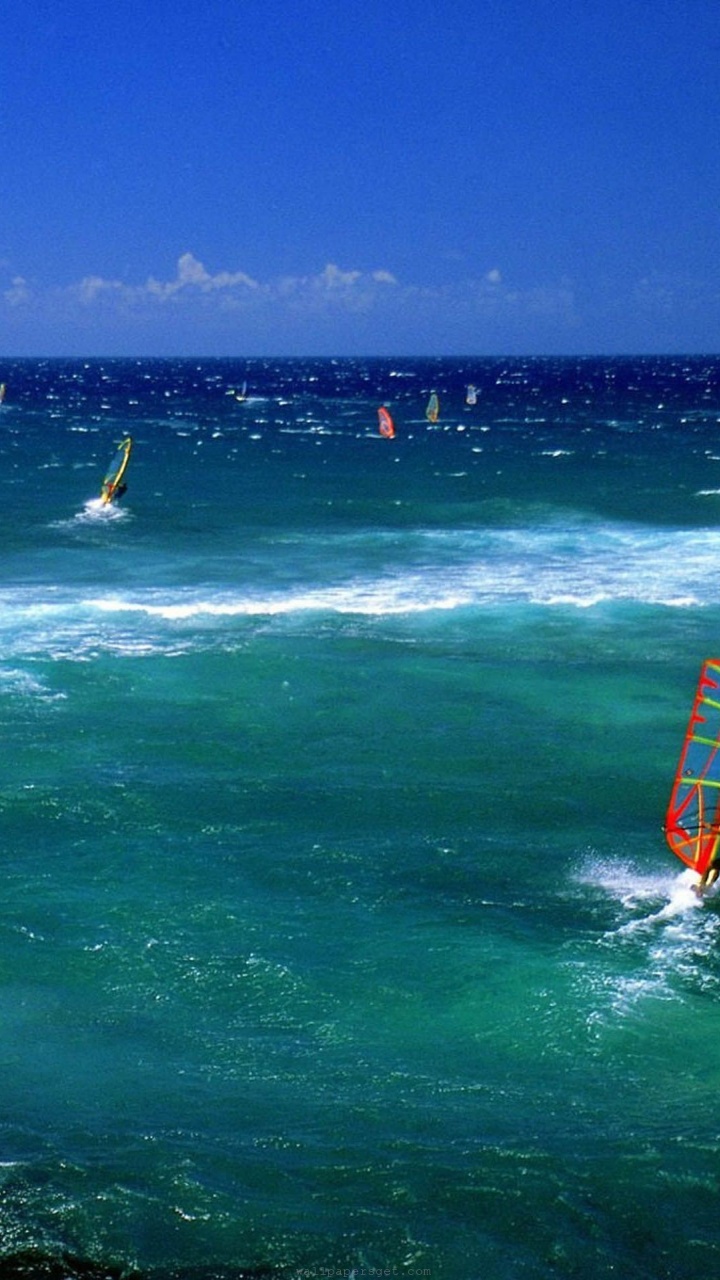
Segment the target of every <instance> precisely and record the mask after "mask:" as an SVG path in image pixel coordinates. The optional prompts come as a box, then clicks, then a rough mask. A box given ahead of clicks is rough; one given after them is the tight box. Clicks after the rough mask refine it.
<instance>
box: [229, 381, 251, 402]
mask: <svg viewBox="0 0 720 1280" xmlns="http://www.w3.org/2000/svg"><path fill="white" fill-rule="evenodd" d="M225 394H226V395H228V396H234V398H235V399H236V400H239V401H240V402H241V403H242V401H243V400H247V382H243V384H242V386H241V388H240V390H239V391H236V390H235V388H234V387H231V388H230V390H229V391H226V393H225Z"/></svg>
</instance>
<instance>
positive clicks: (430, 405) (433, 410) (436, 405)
mask: <svg viewBox="0 0 720 1280" xmlns="http://www.w3.org/2000/svg"><path fill="white" fill-rule="evenodd" d="M425 417H426V418H427V420H428V422H437V420H438V418H439V417H440V401H439V400H438V398H437V396H436V394H435V392H434V391H433V393H432V395H431V396H430V399H429V400H428V402H427V408H426V410H425Z"/></svg>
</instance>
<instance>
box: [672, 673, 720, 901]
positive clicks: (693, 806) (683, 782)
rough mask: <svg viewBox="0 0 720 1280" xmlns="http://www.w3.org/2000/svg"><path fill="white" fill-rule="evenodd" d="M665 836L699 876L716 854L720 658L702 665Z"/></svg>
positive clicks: (719, 838)
mask: <svg viewBox="0 0 720 1280" xmlns="http://www.w3.org/2000/svg"><path fill="white" fill-rule="evenodd" d="M665 838H666V840H667V842H668V845H669V847H670V849H671V850H672V852H673V853H674V854H676V855H677V857H678V858H680V859H681V860H682V861H683V862H684V863H686V864H687V866H689V867H692V869H693V871H697V872H699V874H700V875H701V876H702V875H704V873H705V872H706V871H707V869H708V867H709V866H710V864H711V863H712V862H714V861H715V859H716V857H717V856H718V854H720V658H708V659H707V660H706V661H705V662H704V663H703V665H702V670H701V672H700V679H699V681H698V686H697V690H696V693H695V701H694V703H693V708H692V711H691V713H690V721H689V724H688V727H687V731H686V734H685V741H684V743H683V747H682V751H681V753H680V760H679V762H678V767H677V772H676V774H675V781H674V784H673V788H672V793H671V796H670V803H669V805H668V810H667V816H666V819H665Z"/></svg>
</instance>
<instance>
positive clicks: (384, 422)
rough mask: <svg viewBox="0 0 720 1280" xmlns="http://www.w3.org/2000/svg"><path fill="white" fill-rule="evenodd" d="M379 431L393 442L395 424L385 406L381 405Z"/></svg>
mask: <svg viewBox="0 0 720 1280" xmlns="http://www.w3.org/2000/svg"><path fill="white" fill-rule="evenodd" d="M378 430H379V432H380V435H381V436H386V437H387V439H388V440H392V438H393V436H394V435H395V423H394V422H393V420H392V415H391V413H390V410H389V409H386V408H385V405H384V404H383V405H381V406H380V408H379V409H378Z"/></svg>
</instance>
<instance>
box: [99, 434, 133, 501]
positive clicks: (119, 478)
mask: <svg viewBox="0 0 720 1280" xmlns="http://www.w3.org/2000/svg"><path fill="white" fill-rule="evenodd" d="M132 446H133V442H132V436H126V437H125V439H124V440H122V441H121V442H120V444H119V445H118V450H117V453H116V454H115V457H114V458H113V460H112V462H111V463H110V467H109V469H108V472H107V475H106V476H105V479H104V480H103V482H102V488H101V490H100V500H101V502H103V503H106V502H115V501H116V500H117V499H118V498H121V497H122V495H123V494H124V492H125V488H126V486H125V485H124V484H123V477H124V475H125V472H126V471H127V468H128V463H129V461H130V453H131V451H132Z"/></svg>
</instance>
